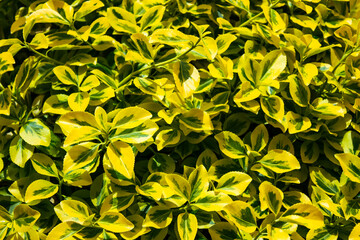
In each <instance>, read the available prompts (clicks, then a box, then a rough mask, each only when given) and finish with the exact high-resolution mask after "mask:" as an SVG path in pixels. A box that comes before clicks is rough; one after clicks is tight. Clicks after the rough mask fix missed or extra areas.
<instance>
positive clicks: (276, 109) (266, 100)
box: [260, 95, 285, 122]
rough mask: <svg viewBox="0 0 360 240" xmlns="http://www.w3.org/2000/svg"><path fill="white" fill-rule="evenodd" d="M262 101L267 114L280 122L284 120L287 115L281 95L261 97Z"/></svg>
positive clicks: (262, 106)
mask: <svg viewBox="0 0 360 240" xmlns="http://www.w3.org/2000/svg"><path fill="white" fill-rule="evenodd" d="M260 103H261V109H262V110H263V111H264V113H265V114H266V115H267V116H269V117H271V118H273V119H275V120H276V121H278V122H282V120H283V118H284V115H285V109H284V101H283V100H282V99H281V98H280V97H279V96H276V95H271V96H269V97H261V98H260Z"/></svg>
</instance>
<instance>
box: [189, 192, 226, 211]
mask: <svg viewBox="0 0 360 240" xmlns="http://www.w3.org/2000/svg"><path fill="white" fill-rule="evenodd" d="M231 202H232V199H231V197H230V196H228V195H227V194H225V193H222V192H219V193H215V192H214V191H208V192H205V193H203V194H202V195H201V196H200V198H198V199H197V200H196V202H194V203H191V206H194V207H198V208H200V209H202V210H204V211H207V212H212V211H222V210H223V209H224V207H225V206H226V205H228V204H229V203H231Z"/></svg>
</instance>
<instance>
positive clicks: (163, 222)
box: [143, 206, 173, 229]
mask: <svg viewBox="0 0 360 240" xmlns="http://www.w3.org/2000/svg"><path fill="white" fill-rule="evenodd" d="M172 219H173V214H172V210H171V209H169V208H167V207H165V206H155V207H152V208H150V210H149V211H148V212H147V213H146V217H145V220H144V224H143V226H144V227H153V228H157V229H161V228H165V227H167V226H169V225H170V223H171V222H172Z"/></svg>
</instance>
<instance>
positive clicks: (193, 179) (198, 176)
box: [188, 165, 209, 202]
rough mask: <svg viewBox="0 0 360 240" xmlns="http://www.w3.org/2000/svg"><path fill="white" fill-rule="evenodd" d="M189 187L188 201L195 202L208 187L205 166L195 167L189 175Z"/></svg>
mask: <svg viewBox="0 0 360 240" xmlns="http://www.w3.org/2000/svg"><path fill="white" fill-rule="evenodd" d="M188 181H189V184H190V187H191V194H190V199H189V200H190V202H196V201H197V199H199V198H200V197H201V196H202V194H204V193H205V192H207V190H208V188H209V180H208V174H207V171H206V168H205V167H204V166H202V165H200V166H199V167H197V168H196V169H195V170H194V171H193V172H192V173H191V174H190V176H189V180H188Z"/></svg>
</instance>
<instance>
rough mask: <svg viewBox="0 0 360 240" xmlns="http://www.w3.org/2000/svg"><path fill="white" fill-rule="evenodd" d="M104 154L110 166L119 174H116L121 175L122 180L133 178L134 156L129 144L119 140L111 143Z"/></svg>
mask: <svg viewBox="0 0 360 240" xmlns="http://www.w3.org/2000/svg"><path fill="white" fill-rule="evenodd" d="M106 156H107V158H108V159H109V162H110V164H111V168H112V169H114V170H115V171H117V173H118V174H120V175H118V176H122V178H123V180H131V179H133V177H134V164H135V156H134V153H133V151H132V149H131V147H130V145H129V144H127V143H124V142H121V141H116V142H113V143H111V144H110V145H109V147H108V149H107V150H106ZM110 179H111V178H110ZM120 180H122V179H120Z"/></svg>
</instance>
